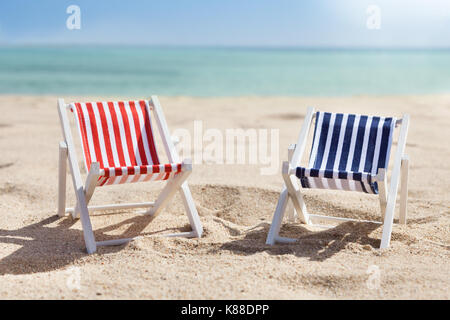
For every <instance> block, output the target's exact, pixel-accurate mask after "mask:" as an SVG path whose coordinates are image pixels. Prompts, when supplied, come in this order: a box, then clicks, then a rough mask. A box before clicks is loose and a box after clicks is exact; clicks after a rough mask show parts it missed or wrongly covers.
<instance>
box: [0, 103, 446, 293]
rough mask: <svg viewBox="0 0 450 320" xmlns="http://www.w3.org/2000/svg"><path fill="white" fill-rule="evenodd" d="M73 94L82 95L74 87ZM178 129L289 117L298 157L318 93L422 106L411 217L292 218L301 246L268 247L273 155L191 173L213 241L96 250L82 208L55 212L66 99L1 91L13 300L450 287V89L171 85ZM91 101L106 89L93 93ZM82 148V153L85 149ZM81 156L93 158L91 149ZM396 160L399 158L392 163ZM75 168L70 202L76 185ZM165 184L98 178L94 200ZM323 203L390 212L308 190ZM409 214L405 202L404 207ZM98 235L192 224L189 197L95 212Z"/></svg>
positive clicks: (331, 107)
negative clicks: (142, 211)
mask: <svg viewBox="0 0 450 320" xmlns="http://www.w3.org/2000/svg"><path fill="white" fill-rule="evenodd" d="M64 98H65V99H66V101H73V100H80V98H74V97H64ZM160 99H161V102H162V105H163V107H164V111H165V114H166V118H167V121H168V124H169V128H170V129H171V130H172V131H173V130H175V129H176V128H187V129H189V130H192V128H193V121H194V120H203V121H204V122H203V125H204V127H206V128H217V129H219V130H222V131H223V130H225V129H227V128H256V129H264V128H267V129H279V135H280V156H279V161H280V162H281V161H282V160H286V158H287V146H288V145H289V144H290V143H294V142H295V140H296V138H297V135H298V133H299V130H300V127H301V124H302V121H303V117H304V115H305V112H306V107H307V106H308V105H314V106H316V107H318V108H320V109H321V110H326V111H341V112H357V113H366V114H377V115H378V114H380V115H396V116H400V115H401V114H402V113H404V112H408V113H409V114H410V115H411V126H410V131H409V137H408V144H407V147H406V150H407V153H408V155H409V156H410V159H411V162H410V185H409V187H410V188H409V207H408V209H409V220H408V224H407V225H400V224H397V223H396V224H394V228H393V233H392V241H391V246H390V248H388V249H386V250H379V249H378V247H379V244H380V237H381V227H380V226H378V225H372V224H369V225H366V224H361V223H352V222H347V223H342V224H340V225H338V226H336V227H334V228H331V229H328V230H318V229H314V228H312V227H306V226H305V225H303V224H301V223H289V222H286V223H285V224H284V225H283V227H282V235H284V236H292V237H298V238H300V241H299V242H297V243H294V244H289V245H280V244H279V245H275V246H267V245H265V238H266V235H267V231H268V228H269V224H270V221H271V219H272V215H273V212H274V208H275V205H276V202H277V199H278V195H279V192H280V190H281V187H282V178H281V175H280V174H279V172H280V171H281V169H280V168H279V169H278V173H277V174H275V175H260V168H261V166H260V165H250V164H244V165H242V164H241V165H239V164H236V165H211V164H202V165H195V166H194V172H193V174H192V175H191V177H190V178H189V183H190V186H191V189H192V193H193V197H194V199H195V201H196V203H197V205H198V211H199V213H200V215H201V220H202V223H203V226H204V229H205V233H204V236H203V237H202V238H201V239H184V238H163V237H144V238H142V239H139V240H136V241H134V242H131V243H129V244H127V245H122V246H118V247H99V249H98V251H97V253H95V254H92V255H87V254H86V252H85V248H84V241H83V238H82V233H81V224H80V221H79V220H72V219H71V218H69V217H64V218H59V217H58V216H57V215H56V200H57V165H58V163H57V161H58V142H59V141H60V140H61V130H60V125H59V119H58V114H57V110H56V97H50V96H41V97H33V96H0V217H1V218H0V298H2V299H17V298H19V299H25V298H31V299H60V298H61V299H116V298H126V299H128V298H130V299H311V298H312V299H405V298H406V299H430V298H431V299H448V298H449V297H450V290H449V288H450V277H449V276H450V264H449V248H450V228H449V226H450V215H449V213H450V209H449V190H450V164H449V160H450V144H449V143H448V138H449V136H450V122H449V119H450V96H448V95H442V96H402V97H366V96H358V97H342V98H313V97H311V98H288V97H273V98H272V97H268V98H262V97H239V98H191V97H161V98H160ZM82 100H86V101H93V100H94V101H95V100H103V99H101V98H99V97H89V98H87V97H84V98H83V99H82ZM79 155H81V154H80V153H79ZM79 162H80V164H81V158H80V159H79ZM391 164H392V161H391ZM67 177H68V189H67V192H68V197H67V199H68V200H67V201H68V204H69V205H71V206H72V205H73V202H74V194H73V189H72V186H71V180H70V175H68V176H67ZM161 186H162V184H161V183H137V184H129V185H126V186H118V187H107V188H99V189H98V191H96V193H95V194H94V197H93V200H92V203H94V204H100V203H108V202H114V201H119V202H123V201H127V202H128V201H151V200H152V199H153V198H154V197H155V196H156V195H157V193H158V191H159V190H160V188H161ZM305 193H306V195H305V199H306V203H307V205H308V208H309V210H310V211H311V212H315V213H318V214H330V215H331V214H333V215H336V216H346V217H350V218H362V219H380V213H379V206H378V201H377V198H376V197H374V196H370V195H365V194H359V193H351V192H342V191H341V192H339V191H320V190H307V191H306V192H305ZM397 212H398V206H397ZM92 223H93V226H94V228H95V235H96V237H97V239H100V240H101V239H107V238H111V237H114V236H121V237H132V236H136V235H139V234H141V235H142V234H144V235H154V234H157V233H160V232H162V231H164V232H168V231H179V230H187V229H188V225H187V219H186V216H185V215H184V211H183V207H182V204H181V200H180V198H178V196H177V197H176V198H175V200H174V201H173V202H172V203H171V204H170V205H169V207H168V208H167V209H165V210H164V212H163V213H162V214H161V215H160V216H158V217H157V218H156V219H155V220H153V221H151V222H150V220H149V219H148V218H147V217H142V216H139V215H135V214H133V213H132V211H123V212H121V213H120V214H110V213H107V214H102V215H98V216H94V217H92Z"/></svg>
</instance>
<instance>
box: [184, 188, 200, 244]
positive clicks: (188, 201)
mask: <svg viewBox="0 0 450 320" xmlns="http://www.w3.org/2000/svg"><path fill="white" fill-rule="evenodd" d="M180 195H181V199H182V200H183V204H184V208H185V210H186V214H187V216H188V219H189V223H190V225H191V227H192V230H193V231H194V232H195V234H196V238H200V237H201V236H202V233H203V227H202V223H201V222H200V217H199V215H198V212H197V208H196V207H195V203H194V199H193V198H192V194H191V190H190V189H189V186H188V184H187V182H184V183H183V184H182V185H181V190H180Z"/></svg>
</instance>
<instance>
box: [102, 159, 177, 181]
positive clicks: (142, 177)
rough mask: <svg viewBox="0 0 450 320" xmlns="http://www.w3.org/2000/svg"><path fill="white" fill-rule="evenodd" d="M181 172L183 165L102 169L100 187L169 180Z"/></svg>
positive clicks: (170, 164) (171, 164) (169, 164)
mask: <svg viewBox="0 0 450 320" xmlns="http://www.w3.org/2000/svg"><path fill="white" fill-rule="evenodd" d="M180 172H181V163H168V164H158V165H145V166H129V167H112V168H103V169H100V177H99V186H103V185H110V184H121V183H132V182H142V181H156V180H167V179H171V178H173V177H175V176H176V175H177V174H178V173H180Z"/></svg>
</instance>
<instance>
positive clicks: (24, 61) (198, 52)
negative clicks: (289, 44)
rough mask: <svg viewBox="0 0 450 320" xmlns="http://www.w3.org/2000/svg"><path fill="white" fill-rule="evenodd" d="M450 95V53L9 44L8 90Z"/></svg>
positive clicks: (1, 56) (4, 63) (0, 74)
mask: <svg viewBox="0 0 450 320" xmlns="http://www.w3.org/2000/svg"><path fill="white" fill-rule="evenodd" d="M449 92H450V50H343V49H342V50H332V49H329V50H325V49H323V50H322V49H320V50H319V49H295V48H289V49H281V48H279V49H263V48H158V47H3V48H0V93H9V94H70V95H72V94H73V95H127V96H143V95H144V96H148V95H150V94H158V95H171V96H174V95H175V96H176V95H189V96H242V95H245V96H248V95H266V96H343V95H361V94H368V95H391V94H433V93H449Z"/></svg>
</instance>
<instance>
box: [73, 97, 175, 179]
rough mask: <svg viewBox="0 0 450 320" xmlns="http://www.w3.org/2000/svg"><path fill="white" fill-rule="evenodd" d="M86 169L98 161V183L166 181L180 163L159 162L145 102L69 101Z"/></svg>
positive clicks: (148, 106)
mask: <svg viewBox="0 0 450 320" xmlns="http://www.w3.org/2000/svg"><path fill="white" fill-rule="evenodd" d="M70 107H71V110H72V111H73V112H74V113H75V117H76V120H77V125H78V129H79V133H80V136H81V141H82V148H83V154H84V159H85V163H86V168H87V169H88V170H89V169H90V167H91V164H92V163H93V162H98V163H99V164H100V175H101V176H100V178H99V181H98V184H99V185H100V186H103V185H110V184H119V183H128V182H139V181H150V180H167V179H170V178H172V177H174V176H175V175H176V174H178V173H179V172H181V163H176V164H160V163H159V158H158V154H157V151H156V147H155V141H154V136H153V129H152V125H151V120H150V105H149V102H148V101H144V100H140V101H117V102H87V103H72V104H71V105H70Z"/></svg>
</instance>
